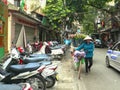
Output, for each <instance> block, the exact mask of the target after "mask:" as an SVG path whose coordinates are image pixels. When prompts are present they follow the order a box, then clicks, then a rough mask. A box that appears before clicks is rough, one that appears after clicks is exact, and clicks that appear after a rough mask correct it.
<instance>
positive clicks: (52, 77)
mask: <svg viewBox="0 0 120 90" xmlns="http://www.w3.org/2000/svg"><path fill="white" fill-rule="evenodd" d="M11 52H12V54H14V56H15V57H16V60H14V61H19V60H20V61H22V63H20V64H24V63H28V64H29V63H30V60H23V59H19V58H20V57H19V53H18V51H17V50H16V48H13V49H12V51H11ZM8 61H9V60H8ZM9 62H10V61H9ZM9 62H8V63H9ZM32 63H33V60H32ZM16 64H17V62H16ZM34 64H35V63H34ZM37 64H42V65H46V67H45V69H44V70H43V71H42V72H41V73H40V74H39V75H40V76H41V78H44V80H45V82H46V87H47V88H49V87H52V86H54V84H55V82H56V76H57V72H55V70H56V68H57V65H52V63H51V62H50V61H49V62H48V61H41V62H37ZM3 66H4V69H5V68H6V67H5V66H8V64H5V63H4V65H3ZM46 71H47V72H46Z"/></svg>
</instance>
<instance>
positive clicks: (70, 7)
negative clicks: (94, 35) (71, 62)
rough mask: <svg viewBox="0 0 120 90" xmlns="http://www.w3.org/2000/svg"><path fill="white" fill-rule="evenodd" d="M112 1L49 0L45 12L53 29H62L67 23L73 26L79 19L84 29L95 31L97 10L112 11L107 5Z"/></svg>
mask: <svg viewBox="0 0 120 90" xmlns="http://www.w3.org/2000/svg"><path fill="white" fill-rule="evenodd" d="M110 1H112V0H47V6H46V8H45V10H44V12H45V14H46V16H47V18H48V19H49V23H50V25H51V26H52V27H53V29H60V27H61V26H64V25H66V24H67V25H68V26H70V27H71V26H72V25H71V24H72V22H73V21H78V22H80V23H82V24H83V26H84V30H90V31H89V32H93V31H92V30H93V29H94V25H93V24H94V18H95V16H96V11H97V10H101V11H104V12H107V13H111V12H110V11H109V10H108V7H107V6H106V3H107V2H110ZM115 1H116V2H118V1H119V0H115ZM68 17H69V20H67V18H68Z"/></svg>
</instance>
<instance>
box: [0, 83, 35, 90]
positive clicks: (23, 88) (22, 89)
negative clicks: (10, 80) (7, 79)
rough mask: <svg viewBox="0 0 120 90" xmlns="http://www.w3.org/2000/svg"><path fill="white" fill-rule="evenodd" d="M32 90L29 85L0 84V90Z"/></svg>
mask: <svg viewBox="0 0 120 90" xmlns="http://www.w3.org/2000/svg"><path fill="white" fill-rule="evenodd" d="M8 89H9V90H33V88H32V87H31V85H30V84H29V83H19V84H4V83H1V84H0V90H8Z"/></svg>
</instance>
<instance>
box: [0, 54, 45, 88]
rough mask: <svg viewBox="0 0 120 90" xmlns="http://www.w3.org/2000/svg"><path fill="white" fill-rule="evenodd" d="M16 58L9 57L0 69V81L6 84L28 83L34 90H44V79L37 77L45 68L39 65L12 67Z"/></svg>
mask: <svg viewBox="0 0 120 90" xmlns="http://www.w3.org/2000/svg"><path fill="white" fill-rule="evenodd" d="M16 58H18V57H17V55H14V54H13V55H11V56H10V58H8V60H6V61H5V63H4V64H3V65H2V66H1V67H0V81H1V82H4V83H6V84H11V83H21V82H23V83H24V82H28V83H30V84H31V86H32V87H33V89H34V90H45V89H46V84H45V82H44V79H43V78H41V77H40V76H39V74H40V73H41V72H42V71H43V69H44V68H45V66H44V65H42V66H41V65H40V64H39V63H28V64H23V65H14V62H15V60H14V59H16Z"/></svg>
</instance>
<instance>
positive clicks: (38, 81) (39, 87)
mask: <svg viewBox="0 0 120 90" xmlns="http://www.w3.org/2000/svg"><path fill="white" fill-rule="evenodd" d="M27 82H28V83H30V85H31V86H32V88H33V90H46V84H45V81H44V79H43V78H41V77H39V76H35V77H31V78H29V79H27Z"/></svg>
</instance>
